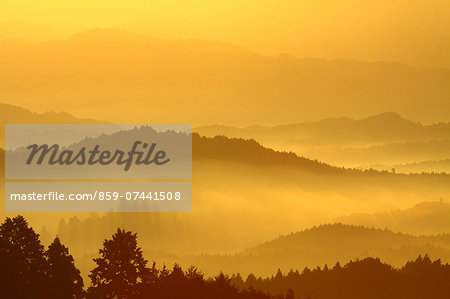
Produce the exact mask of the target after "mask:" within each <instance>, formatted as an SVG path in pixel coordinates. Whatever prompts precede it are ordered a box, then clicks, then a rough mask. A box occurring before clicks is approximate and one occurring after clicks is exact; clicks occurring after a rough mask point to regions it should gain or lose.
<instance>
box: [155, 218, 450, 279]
mask: <svg viewBox="0 0 450 299" xmlns="http://www.w3.org/2000/svg"><path fill="white" fill-rule="evenodd" d="M152 254H153V255H154V256H155V258H157V260H158V261H159V262H161V263H162V262H166V263H169V264H170V263H173V262H175V261H176V262H178V263H180V264H181V265H191V264H195V265H198V266H199V267H200V268H202V269H204V271H205V273H214V272H216V271H217V270H218V269H221V270H223V271H225V272H226V273H236V272H240V273H242V274H243V275H248V274H249V273H254V274H256V275H261V276H266V275H270V274H271V273H275V272H276V271H277V269H281V270H282V271H283V272H285V273H286V272H288V271H289V270H290V269H294V270H295V269H299V270H301V269H303V268H305V267H309V268H311V269H312V268H314V267H316V266H317V265H325V264H327V265H329V266H332V265H334V264H335V263H336V262H340V263H341V264H343V263H346V262H348V261H350V260H355V259H363V258H366V257H379V258H381V260H382V261H384V262H387V263H390V264H392V265H395V266H402V265H403V264H404V263H406V262H407V261H408V260H411V259H414V258H415V257H417V256H418V255H425V254H429V255H430V256H431V257H432V258H436V259H437V258H441V259H442V260H443V261H444V262H448V261H450V235H449V234H444V235H434V236H433V235H429V236H413V235H408V234H403V233H394V232H392V231H390V230H387V229H384V230H381V229H374V228H366V227H362V226H353V225H343V224H327V225H321V226H317V227H313V228H310V229H306V230H303V231H299V232H295V233H291V234H288V235H283V236H280V237H278V238H276V239H274V240H272V241H268V242H265V243H262V244H260V245H258V246H256V247H252V248H248V249H246V250H244V251H242V252H240V253H237V254H233V255H205V254H203V255H186V256H177V255H169V254H164V253H162V252H154V251H153V252H152Z"/></svg>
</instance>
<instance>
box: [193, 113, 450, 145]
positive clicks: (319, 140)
mask: <svg viewBox="0 0 450 299" xmlns="http://www.w3.org/2000/svg"><path fill="white" fill-rule="evenodd" d="M195 131H196V132H198V133H199V134H200V135H204V136H215V135H225V136H228V137H237V138H247V139H248V138H254V139H256V140H258V141H261V142H263V143H279V144H280V145H284V146H288V145H291V146H300V145H305V146H325V145H326V146H350V145H367V144H369V145H370V144H380V143H387V142H406V141H429V140H439V139H448V138H450V123H439V124H433V125H422V124H420V123H415V122H412V121H410V120H407V119H405V118H403V117H401V116H400V115H398V114H397V113H393V112H388V113H382V114H379V115H375V116H370V117H367V118H363V119H360V120H354V119H350V118H329V119H324V120H322V121H319V122H311V123H299V124H291V125H280V126H274V127H261V126H251V127H245V128H237V127H230V126H220V125H212V126H203V127H198V128H195Z"/></svg>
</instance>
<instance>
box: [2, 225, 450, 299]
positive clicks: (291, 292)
mask: <svg viewBox="0 0 450 299" xmlns="http://www.w3.org/2000/svg"><path fill="white" fill-rule="evenodd" d="M94 262H95V267H94V269H92V271H91V272H90V275H89V279H90V284H89V287H87V288H85V287H84V283H83V279H82V277H81V275H80V271H79V270H78V269H77V268H76V266H75V263H74V259H73V257H72V255H71V254H70V253H69V249H68V248H67V247H66V246H64V245H63V244H62V243H61V241H60V239H59V238H58V237H56V238H55V239H54V240H53V242H52V243H51V244H50V245H49V246H48V248H44V246H43V245H42V244H41V241H40V239H39V235H38V234H36V232H35V231H34V230H33V228H31V227H30V226H29V225H28V222H27V221H26V219H25V218H24V217H22V216H17V217H14V218H6V220H5V221H4V222H3V223H2V224H1V225H0V267H1V270H0V295H1V297H2V298H17V299H29V298H38V299H40V298H46V299H52V298H55V299H56V298H58V299H65V298H71V299H74V298H77V299H78V298H86V299H90V298H96V299H97V298H117V299H125V298H126V299H128V298H132V299H134V298H135V299H140V298H173V299H175V298H187V299H189V298H200V299H202V298H205V299H206V298H218V299H221V298H224V299H225V298H237V299H247V298H248V299H250V298H254V299H275V298H276V299H294V298H303V299H305V298H310V299H316V298H317V299H319V298H324V299H325V298H338V299H339V298H346V299H352V298H355V299H356V298H396V299H398V298H447V297H448V294H450V283H449V282H450V265H448V264H443V263H442V262H441V261H440V260H436V261H431V259H430V258H429V257H428V256H424V257H421V256H419V257H418V258H417V259H416V260H415V261H411V262H408V263H407V264H406V265H405V266H404V267H403V268H401V269H395V268H393V267H391V266H390V265H387V264H384V263H382V262H381V261H380V260H379V259H374V258H366V259H364V260H357V261H353V262H349V263H347V264H346V265H344V266H341V265H340V264H339V263H337V264H336V265H335V266H334V267H333V268H328V266H325V267H323V268H319V267H317V268H315V269H312V270H310V269H308V268H305V269H304V270H303V271H302V272H301V273H300V272H299V271H294V270H291V271H290V272H288V273H286V274H283V273H282V272H281V271H278V273H277V274H276V275H274V276H272V277H268V278H261V277H259V278H257V277H256V276H254V275H253V274H250V275H249V276H248V277H247V278H246V279H243V278H242V277H241V275H240V274H234V275H232V276H231V277H229V276H227V275H225V274H224V273H219V274H218V275H217V276H215V277H212V278H207V277H205V276H204V275H203V274H202V273H201V272H200V271H199V270H198V269H197V268H196V267H194V266H191V267H189V268H188V269H186V270H183V269H182V268H181V267H180V266H179V265H177V264H175V265H174V266H173V267H172V268H167V267H166V266H163V267H162V268H161V269H158V268H157V267H156V263H155V262H153V263H151V265H150V264H149V263H148V261H147V260H146V259H145V258H144V256H143V253H142V249H141V248H140V247H139V246H138V243H137V234H135V233H132V232H130V231H126V230H122V229H120V228H119V229H117V231H116V232H115V233H114V234H113V235H112V237H111V238H110V239H106V240H104V242H103V247H102V248H101V249H99V252H98V257H97V258H95V259H94Z"/></svg>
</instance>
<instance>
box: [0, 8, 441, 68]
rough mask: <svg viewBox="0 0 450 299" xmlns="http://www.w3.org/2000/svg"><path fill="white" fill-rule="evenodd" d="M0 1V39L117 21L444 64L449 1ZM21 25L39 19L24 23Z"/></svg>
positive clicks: (136, 27) (317, 53)
mask: <svg viewBox="0 0 450 299" xmlns="http://www.w3.org/2000/svg"><path fill="white" fill-rule="evenodd" d="M0 3H1V4H0V6H1V9H0V20H1V22H0V23H1V24H0V38H11V37H13V38H15V37H19V38H23V37H26V38H35V39H52V38H55V37H57V38H65V37H67V36H69V35H72V34H73V33H76V32H81V31H85V30H89V29H92V28H99V27H100V28H106V27H119V28H125V29H128V30H131V31H133V32H136V33H140V34H145V35H150V36H154V37H162V38H174V39H178V38H182V39H184V38H199V39H205V40H216V41H225V42H231V43H235V44H239V45H243V46H245V47H247V48H249V49H252V50H255V51H258V52H264V53H270V54H274V53H277V54H278V53H290V54H294V55H296V56H299V57H317V58H328V59H334V58H351V59H361V60H371V61H372V60H395V61H400V62H405V63H408V64H412V65H416V66H432V67H446V68H448V67H450V54H449V53H450V51H449V50H450V34H449V32H450V31H449V30H448V29H449V28H450V4H449V2H448V0H431V1H424V0H409V1H407V0H399V1H390V0H379V1H374V0H369V1H359V0H345V1H338V0H321V1H312V0H307V1H298V0H297V1H293V0H282V1H255V0H239V1H237V0H229V1H206V0H192V1H185V0H183V1H181V0H170V1H161V0H156V1H137V0H127V1H124V0H118V1H105V0H91V1H86V0H81V1H80V0H79V1H74V0H67V1H55V0H43V1H26V0H16V1H4V0H2V1H1V2H0ZM18 23H19V24H21V25H17V24H18ZM24 23H26V24H38V25H33V27H32V28H34V29H30V26H29V27H27V26H25V25H24ZM46 26H48V27H46ZM30 31H33V32H31V33H30ZM26 32H28V33H26Z"/></svg>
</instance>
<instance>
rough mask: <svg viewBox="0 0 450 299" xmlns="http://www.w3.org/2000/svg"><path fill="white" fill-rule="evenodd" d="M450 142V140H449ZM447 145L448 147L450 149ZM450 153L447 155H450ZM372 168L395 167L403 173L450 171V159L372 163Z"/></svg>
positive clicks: (387, 168) (389, 168) (384, 168)
mask: <svg viewBox="0 0 450 299" xmlns="http://www.w3.org/2000/svg"><path fill="white" fill-rule="evenodd" d="M447 143H449V144H450V141H449V142H447ZM448 148H449V147H447V148H446V149H448ZM448 156H449V155H446V157H448ZM370 168H373V169H376V170H392V168H394V169H395V171H396V172H401V173H421V172H434V173H442V172H445V173H450V159H444V160H427V161H420V162H415V163H407V164H395V165H383V164H378V165H371V166H370Z"/></svg>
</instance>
